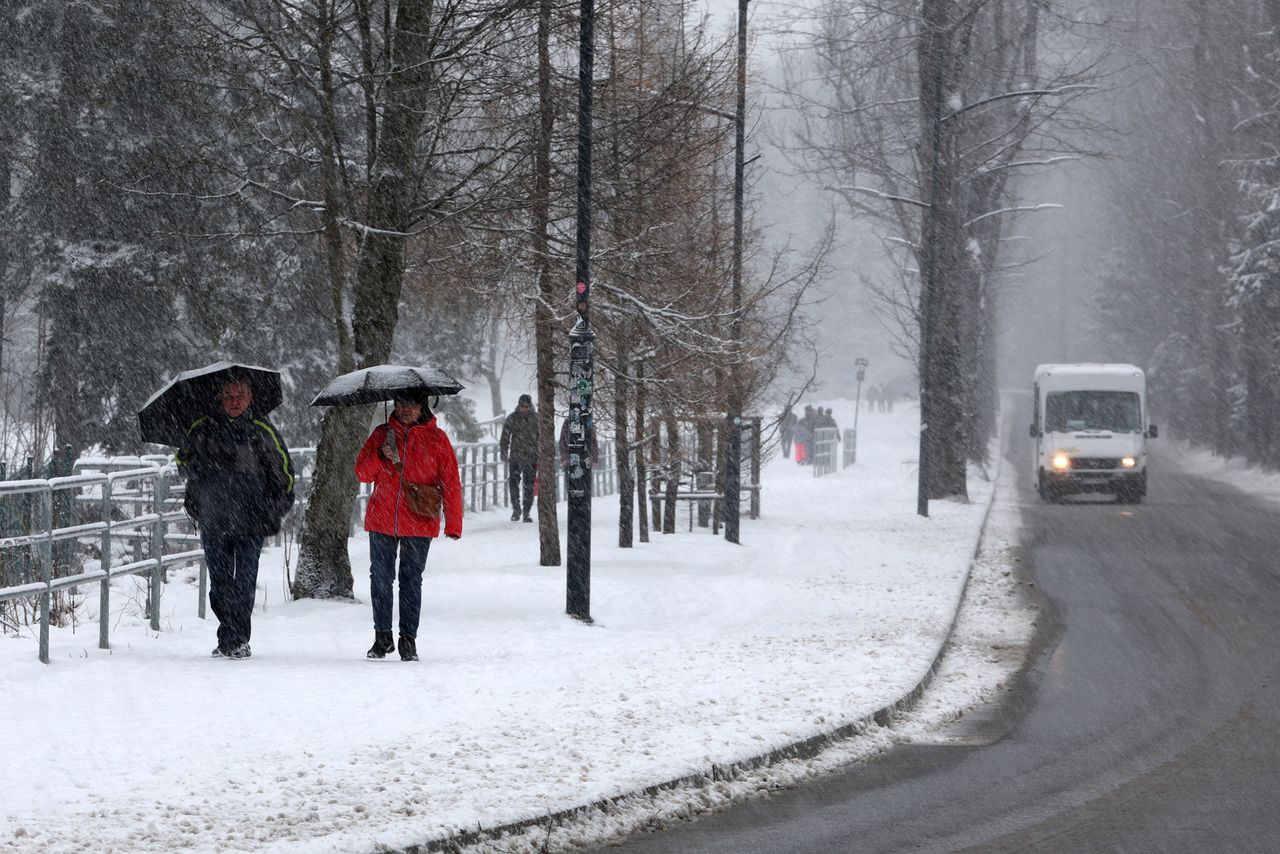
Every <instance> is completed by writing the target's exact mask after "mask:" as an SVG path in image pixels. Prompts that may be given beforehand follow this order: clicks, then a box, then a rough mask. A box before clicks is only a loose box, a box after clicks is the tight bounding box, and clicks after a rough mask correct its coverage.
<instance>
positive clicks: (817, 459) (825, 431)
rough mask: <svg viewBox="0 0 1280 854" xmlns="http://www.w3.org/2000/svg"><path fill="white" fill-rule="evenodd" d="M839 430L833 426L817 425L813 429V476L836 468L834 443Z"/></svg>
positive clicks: (818, 475) (838, 439) (835, 443)
mask: <svg viewBox="0 0 1280 854" xmlns="http://www.w3.org/2000/svg"><path fill="white" fill-rule="evenodd" d="M839 441H840V431H838V430H837V429H836V428H834V427H818V428H817V429H815V430H814V431H813V453H812V456H813V476H814V477H822V476H823V475H828V474H831V473H832V472H834V471H835V470H836V445H837V444H838V443H839Z"/></svg>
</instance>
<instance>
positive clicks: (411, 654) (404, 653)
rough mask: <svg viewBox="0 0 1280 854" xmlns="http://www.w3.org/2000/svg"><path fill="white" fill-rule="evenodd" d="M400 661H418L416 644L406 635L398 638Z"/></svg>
mask: <svg viewBox="0 0 1280 854" xmlns="http://www.w3.org/2000/svg"><path fill="white" fill-rule="evenodd" d="M400 660H401V661H417V660H418V644H417V641H415V640H414V639H413V638H411V637H409V636H407V635H401V636H400Z"/></svg>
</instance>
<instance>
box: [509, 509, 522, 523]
mask: <svg viewBox="0 0 1280 854" xmlns="http://www.w3.org/2000/svg"><path fill="white" fill-rule="evenodd" d="M511 521H512V522H518V521H520V511H519V510H512V511H511Z"/></svg>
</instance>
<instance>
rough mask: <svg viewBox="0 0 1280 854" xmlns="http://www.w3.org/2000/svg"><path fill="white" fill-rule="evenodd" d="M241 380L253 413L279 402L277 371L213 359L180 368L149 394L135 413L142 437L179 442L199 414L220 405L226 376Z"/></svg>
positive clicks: (168, 443) (174, 443)
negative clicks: (200, 365) (246, 387)
mask: <svg viewBox="0 0 1280 854" xmlns="http://www.w3.org/2000/svg"><path fill="white" fill-rule="evenodd" d="M232 379H235V380H243V381H244V382H247V383H248V384H249V388H250V390H252V391H253V405H252V406H250V407H249V409H250V411H251V412H253V413H254V414H255V415H266V414H267V413H268V412H270V411H271V410H273V409H275V408H276V407H277V406H279V405H280V401H281V400H283V399H284V393H283V392H282V391H281V389H280V372H279V371H273V370H271V369H270V368H259V367H257V366H256V365H241V364H237V363H235V362H214V363H213V364H212V365H205V366H204V367H203V368H196V369H195V370H192V371H183V372H182V373H180V374H178V375H177V376H176V377H174V378H173V379H171V380H169V382H168V383H167V384H166V385H165V387H164V388H162V389H160V390H159V391H158V392H156V393H155V394H153V395H151V397H150V399H149V400H147V402H146V403H144V404H143V405H142V411H141V412H139V413H138V427H139V428H140V431H141V434H142V441H144V442H155V443H156V444H157V445H175V446H176V445H181V444H182V442H183V440H185V439H186V436H187V431H188V430H189V429H191V425H192V424H193V423H194V422H195V421H196V419H198V418H200V417H201V416H202V415H211V414H213V413H215V412H217V411H218V410H219V409H220V407H221V406H222V404H221V403H219V401H218V392H219V391H221V389H222V385H223V383H225V382H226V381H227V380H232Z"/></svg>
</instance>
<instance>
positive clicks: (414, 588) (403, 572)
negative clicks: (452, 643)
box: [369, 531, 431, 638]
mask: <svg viewBox="0 0 1280 854" xmlns="http://www.w3.org/2000/svg"><path fill="white" fill-rule="evenodd" d="M397 550H399V552H400V634H402V635H404V636H405V637H408V638H416V637H417V636H418V621H419V619H420V618H421V617H422V572H423V570H424V569H426V566H427V552H428V551H430V550H431V538H430V537H393V536H391V535H390V534H379V533H375V532H374V531H370V532H369V559H370V563H369V598H370V599H372V600H373V629H374V631H378V632H389V631H391V584H392V582H393V581H395V577H396V551H397Z"/></svg>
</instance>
